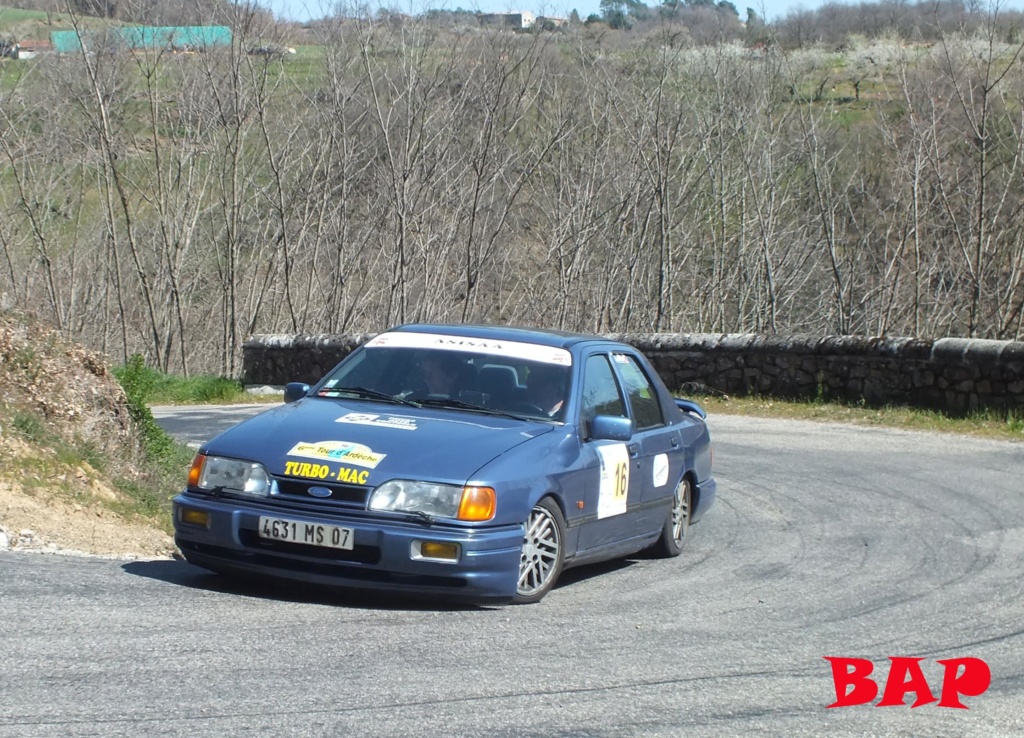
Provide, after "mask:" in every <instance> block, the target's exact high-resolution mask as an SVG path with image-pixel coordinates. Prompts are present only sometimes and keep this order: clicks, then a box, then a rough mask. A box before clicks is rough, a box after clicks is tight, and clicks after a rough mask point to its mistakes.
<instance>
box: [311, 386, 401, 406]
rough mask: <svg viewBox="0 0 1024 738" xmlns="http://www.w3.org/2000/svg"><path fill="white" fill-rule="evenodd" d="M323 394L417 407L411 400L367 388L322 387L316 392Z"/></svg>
mask: <svg viewBox="0 0 1024 738" xmlns="http://www.w3.org/2000/svg"><path fill="white" fill-rule="evenodd" d="M325 392H344V393H346V394H349V395H355V396H356V397H362V398H364V399H367V400H380V401H381V402H391V403H394V404H396V405H408V406H409V407H419V406H420V404H419V403H418V402H413V401H412V400H406V399H404V398H402V397H395V396H394V395H389V394H388V393H387V392H381V391H380V390H375V389H369V388H368V387H322V388H321V389H319V390H317V394H318V395H321V396H323V394H324V393H325Z"/></svg>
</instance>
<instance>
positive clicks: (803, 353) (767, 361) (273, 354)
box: [242, 333, 1024, 413]
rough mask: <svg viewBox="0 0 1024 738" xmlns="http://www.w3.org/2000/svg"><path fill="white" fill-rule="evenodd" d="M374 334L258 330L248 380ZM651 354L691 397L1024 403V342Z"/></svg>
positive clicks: (769, 346)
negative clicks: (295, 333) (298, 333)
mask: <svg viewBox="0 0 1024 738" xmlns="http://www.w3.org/2000/svg"><path fill="white" fill-rule="evenodd" d="M372 335H373V334H354V335H344V336H340V335H339V336H308V335H307V336H290V335H276V336H269V335H265V336H253V337H252V338H250V339H249V340H248V341H246V343H245V346H244V348H243V360H242V367H243V381H244V382H245V383H246V384H270V385H283V384H285V383H286V382H290V381H301V382H309V383H313V382H315V381H316V380H317V379H319V378H320V377H321V376H323V374H325V373H326V372H327V371H328V370H329V369H330V368H331V367H333V366H334V365H335V364H337V363H338V362H339V361H341V360H342V359H343V358H344V357H345V356H347V355H348V353H349V352H350V351H352V350H353V349H354V348H356V347H357V346H359V345H361V344H362V343H365V342H366V341H367V340H369V339H370V338H371V337H372ZM609 337H611V338H615V339H618V340H624V341H626V342H628V343H631V344H632V345H634V346H636V347H637V348H639V349H640V350H641V351H643V352H644V353H645V354H646V355H647V357H648V358H649V359H650V360H651V362H652V363H653V364H654V365H655V367H656V368H657V369H658V372H659V373H660V374H661V376H662V378H663V379H664V380H665V382H666V384H668V386H669V387H670V388H672V389H673V390H681V392H682V393H686V394H692V395H699V394H707V393H713V394H718V393H725V394H731V395H750V394H758V395H763V396H774V397H789V398H814V397H822V398H834V399H843V400H848V401H853V402H858V401H863V402H865V403H866V404H869V405H883V404H887V403H892V404H906V405H913V406H919V407H928V408H935V409H942V410H946V411H949V412H954V413H958V412H966V411H970V410H975V409H979V408H993V409H1024V343H1019V342H1012V341H987V340H980V339H965V338H943V339H939V340H936V341H932V340H925V339H918V338H864V337H858V336H824V337H822V336H786V337H783V336H757V335H718V334H697V333H682V334H675V333H672V334H668V333H648V334H620V335H614V336H609Z"/></svg>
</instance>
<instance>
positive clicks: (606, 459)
mask: <svg viewBox="0 0 1024 738" xmlns="http://www.w3.org/2000/svg"><path fill="white" fill-rule="evenodd" d="M580 384H581V387H582V390H581V393H582V396H581V398H580V423H579V428H580V430H579V432H580V439H581V444H580V445H581V450H580V451H581V463H582V466H583V468H584V474H583V488H584V489H583V503H584V506H583V515H582V516H580V520H581V521H582V525H581V528H580V531H579V539H578V545H577V551H578V553H580V554H585V553H586V552H588V551H591V552H593V551H595V550H598V549H602V548H614V547H616V546H617V545H618V544H622V543H623V542H625V541H628V540H630V539H631V538H635V537H636V536H637V535H638V533H639V532H640V531H638V530H637V515H638V512H639V511H640V509H641V507H642V505H641V497H642V494H643V482H642V479H641V467H640V464H641V460H640V459H639V458H638V456H637V455H633V454H632V453H631V451H630V447H631V446H632V445H633V441H632V440H630V441H611V440H596V439H592V438H590V433H589V429H590V421H591V420H592V419H593V418H594V417H595V416H597V415H611V416H615V417H623V418H627V417H629V413H628V406H627V404H626V400H625V396H624V395H623V392H622V387H621V386H620V383H619V379H618V377H617V375H616V373H615V371H614V370H613V368H612V357H611V355H610V354H608V353H607V352H599V353H591V354H590V355H588V356H586V357H585V358H584V364H583V376H582V381H581V383H580ZM638 448H639V447H638Z"/></svg>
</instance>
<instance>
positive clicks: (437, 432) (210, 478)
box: [174, 325, 715, 603]
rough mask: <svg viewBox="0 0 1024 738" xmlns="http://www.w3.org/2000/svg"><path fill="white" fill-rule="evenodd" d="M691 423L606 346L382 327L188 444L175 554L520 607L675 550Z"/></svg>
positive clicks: (516, 332) (697, 484) (526, 335)
mask: <svg viewBox="0 0 1024 738" xmlns="http://www.w3.org/2000/svg"><path fill="white" fill-rule="evenodd" d="M703 418H704V413H703V411H702V410H701V408H700V407H699V406H698V405H696V404H695V403H692V402H689V401H686V400H677V399H674V398H673V397H672V396H671V395H670V394H669V391H668V390H667V389H666V387H665V385H664V384H663V383H662V381H661V379H660V378H659V377H658V375H657V373H656V372H655V371H654V370H653V368H652V367H651V365H650V364H649V363H648V361H647V360H646V359H645V358H644V357H643V356H642V355H641V354H640V352H638V351H637V350H636V349H634V348H633V347H631V346H629V345H627V344H624V343H618V342H615V341H610V340H606V339H603V338H598V337H592V336H583V335H574V334H567V333H557V332H547V331H534V330H523V329H514V328H504V327H483V326H444V325H406V326H401V327H399V328H394V329H392V330H390V331H388V332H386V333H382V334H380V335H378V336H376V337H375V338H373V339H372V340H370V341H369V342H367V343H366V344H365V345H363V346H362V347H360V348H359V349H357V350H356V351H354V352H352V353H351V354H350V355H349V356H348V357H346V358H345V360H344V361H342V362H341V363H340V364H339V365H338V366H337V367H335V368H334V369H333V370H332V371H331V372H330V373H329V374H328V375H327V376H326V377H324V378H323V379H321V380H320V382H319V383H318V384H316V385H315V386H313V387H312V388H310V387H309V386H308V385H305V384H298V383H292V384H289V385H288V386H287V387H286V389H285V404H284V405H283V406H281V407H278V408H275V409H272V410H269V411H267V412H264V413H262V414H260V415H258V416H256V417H254V418H251V419H250V420H247V421H245V422H243V423H241V424H239V425H237V426H235V427H234V428H231V429H230V430H228V431H226V432H224V433H222V434H221V435H219V436H217V437H216V438H214V439H213V440H211V441H209V442H208V443H207V444H206V445H205V446H203V447H202V448H201V449H200V450H199V453H198V454H197V455H196V458H195V461H194V462H193V464H192V468H191V470H190V472H189V476H188V486H187V487H186V489H185V490H184V491H183V492H182V493H181V494H179V495H178V496H176V497H175V498H174V529H175V541H176V543H177V545H178V547H179V548H180V549H181V551H182V553H183V554H184V556H185V558H186V559H187V560H188V561H189V562H191V563H193V564H196V565H197V566H201V567H204V568H206V569H209V570H212V571H215V572H221V573H224V574H242V575H249V576H254V575H255V576H272V577H284V578H289V579H295V580H299V581H303V582H308V583H314V584H320V585H331V586H343V587H354V588H372V589H382V590H388V591H392V592H409V593H417V594H424V593H429V594H438V595H444V596H452V597H456V598H458V599H460V600H472V601H477V602H487V601H506V602H507V601H514V602H519V603H529V602H536V601H538V600H540V599H541V598H542V597H544V595H545V594H547V593H548V592H549V591H550V590H551V588H552V587H553V586H554V584H555V582H556V581H557V580H558V577H559V574H561V572H562V571H563V570H564V569H565V568H566V567H568V566H575V565H578V564H582V563H587V562H593V561H599V560H603V559H610V558H615V557H621V556H627V555H630V554H635V553H637V552H640V551H644V550H647V549H649V550H650V551H652V552H653V553H655V554H657V555H660V556H666V557H669V556H676V555H678V554H679V552H680V550H681V549H682V547H683V544H684V543H685V542H686V538H687V529H688V527H689V525H690V524H691V523H692V522H695V521H697V520H698V519H699V518H700V517H701V516H702V515H703V514H704V513H705V512H706V511H707V510H708V508H710V507H711V505H712V503H713V502H714V498H715V480H714V478H713V477H712V476H711V442H710V437H709V435H708V430H707V427H706V425H705V423H704V419H703Z"/></svg>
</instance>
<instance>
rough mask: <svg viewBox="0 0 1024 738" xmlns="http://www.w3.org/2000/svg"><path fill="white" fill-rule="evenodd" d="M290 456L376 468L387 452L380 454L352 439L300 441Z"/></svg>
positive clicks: (290, 452) (289, 453)
mask: <svg viewBox="0 0 1024 738" xmlns="http://www.w3.org/2000/svg"><path fill="white" fill-rule="evenodd" d="M288 455H289V456H301V457H302V458H304V459H321V460H323V461H344V462H345V463H346V464H354V465H356V466H364V467H366V468H367V469H376V468H377V464H379V463H380V462H381V461H383V460H384V457H385V456H387V454H378V453H376V452H374V451H373V450H372V449H371V448H370V447H369V446H364V445H363V444H361V443H352V442H351V441H315V442H309V441H299V442H298V443H296V444H295V446H294V447H293V448H292V450H291V451H289V452H288Z"/></svg>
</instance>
